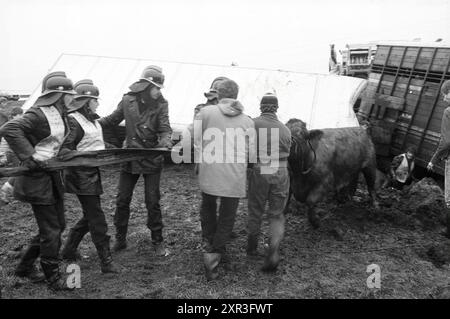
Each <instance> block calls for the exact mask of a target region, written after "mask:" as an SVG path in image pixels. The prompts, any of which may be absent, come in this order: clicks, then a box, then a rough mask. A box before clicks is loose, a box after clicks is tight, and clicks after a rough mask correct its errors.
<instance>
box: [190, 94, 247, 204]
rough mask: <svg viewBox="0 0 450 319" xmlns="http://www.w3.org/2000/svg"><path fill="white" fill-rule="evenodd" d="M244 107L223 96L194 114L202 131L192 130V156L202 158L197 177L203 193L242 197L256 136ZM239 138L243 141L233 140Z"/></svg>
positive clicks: (244, 191)
mask: <svg viewBox="0 0 450 319" xmlns="http://www.w3.org/2000/svg"><path fill="white" fill-rule="evenodd" d="M243 110H244V107H243V106H242V104H241V103H240V102H239V101H237V100H235V99H228V98H226V99H222V100H220V101H219V104H217V105H209V106H205V107H204V108H202V109H201V110H200V112H199V113H198V114H197V116H196V118H195V120H196V121H201V132H193V133H192V134H193V136H194V149H195V157H196V159H198V160H201V161H200V162H199V173H198V174H199V175H198V178H199V184H200V189H201V190H202V192H204V193H206V194H209V195H214V196H220V197H237V198H239V197H245V193H246V180H247V161H248V154H249V148H250V147H253V146H254V141H255V136H254V134H253V133H254V124H253V120H252V119H251V118H250V117H248V116H247V115H245V114H244V113H243ZM197 123H200V122H197ZM195 129H197V126H195ZM236 129H237V130H236ZM199 133H201V134H199ZM246 136H249V137H247V138H246ZM236 137H237V139H236ZM239 139H240V140H241V141H244V143H243V144H240V143H236V141H237V140H239Z"/></svg>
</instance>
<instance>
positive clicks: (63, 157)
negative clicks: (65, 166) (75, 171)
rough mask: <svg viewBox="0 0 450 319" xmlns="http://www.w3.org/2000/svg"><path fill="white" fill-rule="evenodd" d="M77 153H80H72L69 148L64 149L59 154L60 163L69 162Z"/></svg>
mask: <svg viewBox="0 0 450 319" xmlns="http://www.w3.org/2000/svg"><path fill="white" fill-rule="evenodd" d="M77 153H78V152H77V151H72V150H69V149H67V148H63V149H62V150H60V151H59V153H58V159H59V160H60V161H68V160H70V159H72V158H74V157H75V155H76V154H77Z"/></svg>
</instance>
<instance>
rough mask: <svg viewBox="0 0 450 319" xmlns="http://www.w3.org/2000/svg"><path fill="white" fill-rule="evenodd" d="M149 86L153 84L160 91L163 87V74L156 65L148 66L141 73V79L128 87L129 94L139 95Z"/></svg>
mask: <svg viewBox="0 0 450 319" xmlns="http://www.w3.org/2000/svg"><path fill="white" fill-rule="evenodd" d="M150 84H153V85H155V86H157V87H159V88H160V89H162V88H163V87H164V85H163V84H164V74H163V73H162V69H161V68H160V67H159V66H156V65H149V66H148V67H146V68H145V69H144V71H142V74H141V78H140V79H139V80H138V81H137V82H135V83H133V84H131V85H130V90H131V92H134V93H139V92H142V91H144V90H145V89H147V88H148V86H149V85H150Z"/></svg>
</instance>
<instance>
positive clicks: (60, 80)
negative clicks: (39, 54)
mask: <svg viewBox="0 0 450 319" xmlns="http://www.w3.org/2000/svg"><path fill="white" fill-rule="evenodd" d="M50 93H68V94H76V92H75V91H74V90H73V83H72V81H71V80H70V79H69V78H67V76H66V73H65V72H63V71H55V72H51V73H49V74H47V75H46V76H45V77H44V79H43V80H42V94H41V96H45V95H48V94H50Z"/></svg>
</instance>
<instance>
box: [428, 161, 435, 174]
mask: <svg viewBox="0 0 450 319" xmlns="http://www.w3.org/2000/svg"><path fill="white" fill-rule="evenodd" d="M433 168H434V165H433V163H431V162H429V163H428V165H427V170H428V171H429V172H432V171H433Z"/></svg>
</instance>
